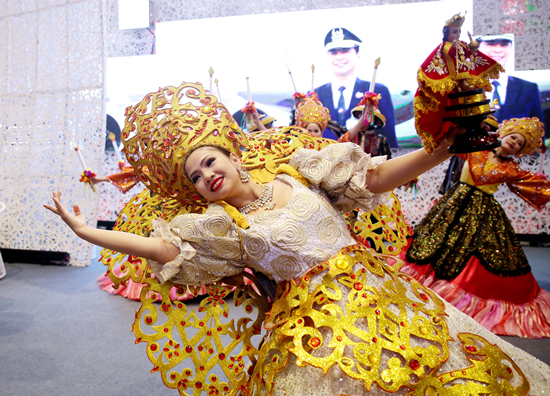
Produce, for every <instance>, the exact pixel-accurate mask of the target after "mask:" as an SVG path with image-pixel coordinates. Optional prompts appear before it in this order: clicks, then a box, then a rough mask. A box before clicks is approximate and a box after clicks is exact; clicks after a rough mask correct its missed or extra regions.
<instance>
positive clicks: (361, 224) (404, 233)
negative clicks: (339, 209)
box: [345, 192, 413, 255]
mask: <svg viewBox="0 0 550 396" xmlns="http://www.w3.org/2000/svg"><path fill="white" fill-rule="evenodd" d="M345 217H346V220H347V222H348V227H350V231H351V232H352V233H353V235H354V236H355V237H356V238H357V239H358V240H359V241H360V242H361V243H363V244H366V240H367V238H369V240H370V242H371V243H374V246H372V248H373V249H375V250H376V251H378V252H381V253H382V254H389V255H397V254H399V252H400V251H401V249H402V248H403V246H405V245H406V244H407V237H408V236H410V235H413V230H412V228H411V227H410V226H409V225H408V224H407V223H406V222H405V219H404V217H403V213H402V212H401V203H400V202H399V200H398V199H397V197H396V196H395V195H394V194H393V192H392V193H391V199H390V200H389V201H388V203H387V204H385V205H379V206H378V207H377V208H376V209H375V210H373V211H371V212H368V213H365V212H361V213H360V214H359V213H358V212H355V213H352V212H350V213H346V214H345Z"/></svg>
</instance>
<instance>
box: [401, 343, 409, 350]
mask: <svg viewBox="0 0 550 396" xmlns="http://www.w3.org/2000/svg"><path fill="white" fill-rule="evenodd" d="M399 348H401V349H403V350H405V349H407V346H406V345H405V344H401V345H399Z"/></svg>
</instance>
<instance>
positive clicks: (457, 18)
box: [445, 13, 466, 28]
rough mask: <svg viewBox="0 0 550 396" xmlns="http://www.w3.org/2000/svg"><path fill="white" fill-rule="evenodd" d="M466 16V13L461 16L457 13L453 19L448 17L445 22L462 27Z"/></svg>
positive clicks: (448, 24) (447, 24)
mask: <svg viewBox="0 0 550 396" xmlns="http://www.w3.org/2000/svg"><path fill="white" fill-rule="evenodd" d="M465 17H466V14H464V16H461V15H460V13H459V14H455V15H453V16H452V17H451V19H447V22H445V26H449V27H454V28H460V27H462V24H463V23H464V19H465Z"/></svg>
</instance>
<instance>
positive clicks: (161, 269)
mask: <svg viewBox="0 0 550 396" xmlns="http://www.w3.org/2000/svg"><path fill="white" fill-rule="evenodd" d="M152 225H153V228H154V231H153V232H152V233H151V237H160V238H162V239H164V240H165V241H168V242H170V243H172V244H174V245H175V246H176V247H177V248H179V250H180V254H178V256H177V257H176V258H175V259H174V260H172V261H170V262H168V263H166V264H164V265H163V264H160V263H157V262H155V261H153V260H149V261H148V263H149V266H150V267H151V270H152V271H153V273H154V274H155V275H156V276H157V278H158V279H159V280H160V282H161V283H164V282H166V281H167V280H171V281H172V282H174V283H178V284H182V285H194V286H197V285H204V284H211V283H214V282H216V281H218V280H220V279H222V278H223V277H226V276H232V275H236V274H238V273H241V272H242V271H243V270H244V263H243V261H242V258H241V245H240V239H239V234H238V230H237V229H236V225H235V223H234V221H233V219H232V218H231V217H230V216H229V215H228V214H227V213H226V212H225V211H224V209H223V208H222V207H221V206H219V205H216V204H211V205H210V206H209V208H208V210H207V211H206V213H204V214H184V215H181V216H177V217H175V218H174V219H173V220H172V221H171V222H170V223H169V224H168V223H166V222H165V221H164V220H162V219H158V218H157V219H155V220H153V221H152Z"/></svg>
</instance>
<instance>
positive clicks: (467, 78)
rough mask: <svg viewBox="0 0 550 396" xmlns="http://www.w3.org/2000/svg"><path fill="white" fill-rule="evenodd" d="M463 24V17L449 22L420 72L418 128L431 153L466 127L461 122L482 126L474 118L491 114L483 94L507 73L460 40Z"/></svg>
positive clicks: (416, 103) (473, 45) (416, 105)
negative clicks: (451, 132) (456, 128)
mask: <svg viewBox="0 0 550 396" xmlns="http://www.w3.org/2000/svg"><path fill="white" fill-rule="evenodd" d="M463 23H464V17H463V16H461V15H460V14H457V15H454V16H453V17H452V18H451V19H449V20H447V22H446V23H445V26H444V27H443V42H442V43H441V44H439V45H438V46H437V48H436V49H435V50H434V51H433V52H432V53H431V54H430V56H428V58H426V60H425V61H424V63H422V65H421V66H420V68H419V69H418V72H417V80H418V90H417V91H416V95H415V97H414V114H415V127H416V131H417V133H418V135H419V136H420V137H421V138H422V143H423V145H424V147H425V148H426V151H428V152H432V151H433V149H434V148H436V147H437V146H439V144H440V143H441V141H442V139H443V138H444V136H445V134H446V133H447V132H448V131H449V129H450V128H452V126H453V124H455V125H456V124H460V125H462V126H466V125H464V124H463V122H461V121H464V122H467V121H469V120H472V121H474V122H473V124H474V125H475V127H476V128H477V127H478V126H479V123H480V121H481V119H479V117H477V119H475V120H474V118H476V116H480V115H484V114H487V115H489V114H490V113H491V109H490V105H489V100H486V99H485V94H484V93H483V92H484V91H490V90H491V83H490V79H492V78H498V76H499V73H500V72H503V71H504V69H503V68H502V66H501V65H500V64H499V63H498V62H495V61H494V60H492V59H491V58H489V57H488V56H486V55H485V54H483V53H482V52H479V51H478V50H477V47H478V46H479V44H478V43H477V42H476V41H472V42H471V43H470V44H468V43H466V42H464V41H460V40H459V38H460V33H461V27H462V24H463ZM487 115H484V117H486V116H487ZM466 127H467V126H466ZM475 143H479V142H474V144H475ZM497 146H498V144H497ZM470 151H476V150H470ZM462 152H465V151H462Z"/></svg>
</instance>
